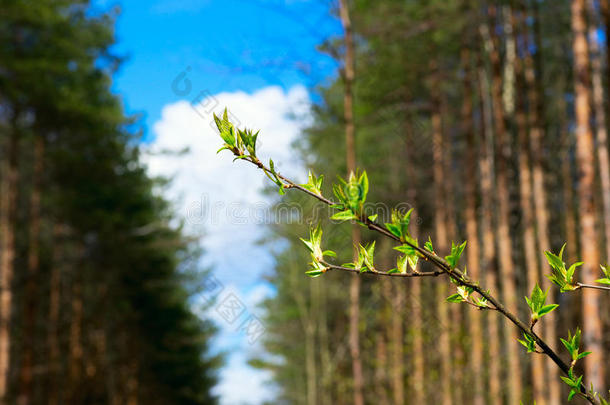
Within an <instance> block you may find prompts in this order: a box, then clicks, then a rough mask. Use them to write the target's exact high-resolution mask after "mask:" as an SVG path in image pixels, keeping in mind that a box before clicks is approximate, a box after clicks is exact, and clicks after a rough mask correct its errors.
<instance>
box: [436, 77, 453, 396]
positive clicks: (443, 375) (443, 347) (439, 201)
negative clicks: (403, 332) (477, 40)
mask: <svg viewBox="0 0 610 405" xmlns="http://www.w3.org/2000/svg"><path fill="white" fill-rule="evenodd" d="M433 80H434V81H435V84H436V83H437V79H436V78H434V79H433ZM433 85H434V84H433ZM434 92H435V93H437V91H436V90H435V91H434ZM432 97H433V99H434V100H435V101H434V102H433V104H434V105H435V107H433V111H432V159H433V170H434V173H433V174H434V194H435V198H434V234H435V238H434V244H435V245H436V249H437V251H438V252H440V253H444V252H447V251H448V248H447V225H446V221H447V212H446V210H445V207H446V204H445V203H444V202H443V198H442V196H443V195H444V192H445V190H444V182H445V181H447V180H446V179H445V159H444V158H443V152H444V151H445V145H444V141H443V128H442V121H441V112H440V105H439V101H438V94H433V96H432ZM436 292H437V299H436V301H437V302H438V303H439V304H438V306H437V309H438V321H439V322H438V323H439V324H440V331H439V338H438V339H439V341H438V346H439V347H438V350H439V356H440V360H441V369H440V384H439V385H440V390H441V398H442V399H441V403H442V404H451V403H452V400H451V388H452V384H451V375H452V374H453V373H452V371H451V356H452V353H451V337H450V331H451V329H450V327H449V326H450V324H451V323H450V322H449V308H450V307H449V306H447V305H445V298H447V296H448V295H449V289H448V287H447V284H446V283H438V284H437V285H436Z"/></svg>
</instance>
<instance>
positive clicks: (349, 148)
mask: <svg viewBox="0 0 610 405" xmlns="http://www.w3.org/2000/svg"><path fill="white" fill-rule="evenodd" d="M339 12H340V15H341V23H342V25H343V30H344V31H345V61H344V67H343V85H344V97H343V104H344V105H343V109H344V111H343V114H344V121H345V150H346V162H347V171H348V175H349V173H351V172H355V171H356V145H355V136H354V106H353V102H354V100H353V94H352V85H353V81H354V40H353V37H352V23H351V20H350V15H349V7H348V4H347V0H340V1H339ZM352 243H353V245H354V260H356V259H357V255H358V250H357V246H358V245H359V244H360V229H359V228H358V225H353V226H352ZM349 291H350V313H349V319H350V322H349V335H350V340H349V341H350V352H351V354H352V373H353V376H354V404H355V405H363V404H364V396H363V392H362V389H363V386H364V377H363V375H362V360H361V358H360V331H359V330H358V324H359V322H360V277H359V276H358V275H357V274H354V275H352V279H351V281H350V290H349Z"/></svg>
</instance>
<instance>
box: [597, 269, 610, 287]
mask: <svg viewBox="0 0 610 405" xmlns="http://www.w3.org/2000/svg"><path fill="white" fill-rule="evenodd" d="M599 267H601V269H602V272H603V273H604V276H605V277H603V278H599V279H597V280H595V282H597V283H600V284H606V285H610V266H602V265H601V264H600V265H599Z"/></svg>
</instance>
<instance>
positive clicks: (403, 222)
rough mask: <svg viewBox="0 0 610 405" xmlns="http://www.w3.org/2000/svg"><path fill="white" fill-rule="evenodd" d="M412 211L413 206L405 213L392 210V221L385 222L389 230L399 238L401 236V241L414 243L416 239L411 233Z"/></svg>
mask: <svg viewBox="0 0 610 405" xmlns="http://www.w3.org/2000/svg"><path fill="white" fill-rule="evenodd" d="M412 213H413V208H411V209H410V210H408V211H407V212H405V213H404V214H403V213H401V212H400V211H398V210H392V222H390V223H386V224H385V226H386V228H387V230H388V231H390V232H391V233H392V235H394V236H396V237H397V238H400V241H401V242H411V243H413V241H414V239H413V238H412V237H411V234H410V233H409V224H410V223H411V214H412ZM413 244H416V243H413Z"/></svg>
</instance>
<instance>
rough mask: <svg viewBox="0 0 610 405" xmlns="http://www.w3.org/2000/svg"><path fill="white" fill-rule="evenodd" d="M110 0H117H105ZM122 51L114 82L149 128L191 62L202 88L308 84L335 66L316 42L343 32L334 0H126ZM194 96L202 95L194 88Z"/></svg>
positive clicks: (119, 29) (195, 81)
mask: <svg viewBox="0 0 610 405" xmlns="http://www.w3.org/2000/svg"><path fill="white" fill-rule="evenodd" d="M99 3H101V5H102V6H104V7H108V6H109V5H111V4H117V3H116V2H111V1H105V0H100V1H99ZM118 4H119V5H120V7H121V9H122V13H121V16H120V18H119V20H118V24H117V38H118V46H117V47H116V51H117V52H118V53H119V54H121V55H125V56H127V60H126V63H125V64H124V65H123V67H122V68H121V70H120V71H119V72H118V74H117V76H116V82H115V85H114V88H115V89H116V90H117V91H118V92H120V93H121V94H122V95H123V98H124V101H125V106H126V109H127V111H128V112H141V113H144V114H145V117H146V119H145V122H146V124H147V125H146V126H147V128H148V129H150V128H151V127H152V124H153V123H154V122H155V121H156V120H158V119H159V117H160V113H161V109H162V107H163V106H164V105H166V104H167V103H171V102H174V101H177V100H180V99H183V97H181V96H180V95H178V94H176V93H175V92H174V91H173V89H172V86H171V85H172V82H173V81H174V79H175V78H176V77H177V76H178V75H179V74H180V73H182V72H184V71H185V70H187V69H188V70H187V71H188V72H189V78H190V80H191V82H192V83H193V84H194V86H195V87H196V90H201V91H204V90H205V91H209V92H210V93H212V94H216V93H219V92H223V91H225V92H227V91H228V92H230V91H237V90H241V91H245V92H252V91H255V90H257V89H260V88H263V87H266V86H269V85H279V86H281V87H282V88H284V89H288V88H290V87H292V86H294V85H295V84H299V83H300V84H304V85H306V86H308V87H310V86H312V85H315V84H316V83H319V82H320V81H321V80H324V78H326V77H328V76H330V75H332V74H334V72H335V67H336V66H335V64H334V62H333V60H332V59H331V58H329V57H327V56H325V55H322V54H321V53H319V52H317V51H316V45H317V44H319V43H320V42H321V41H323V40H324V39H325V38H328V37H329V35H333V34H336V33H340V32H341V27H340V25H339V23H338V21H337V20H336V19H335V18H333V17H332V16H331V15H330V14H329V5H330V2H329V1H327V0H260V1H258V0H250V1H249V0H227V1H222V0H156V1H144V0H124V1H122V2H118ZM193 94H194V95H193V97H195V96H196V94H195V93H193Z"/></svg>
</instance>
